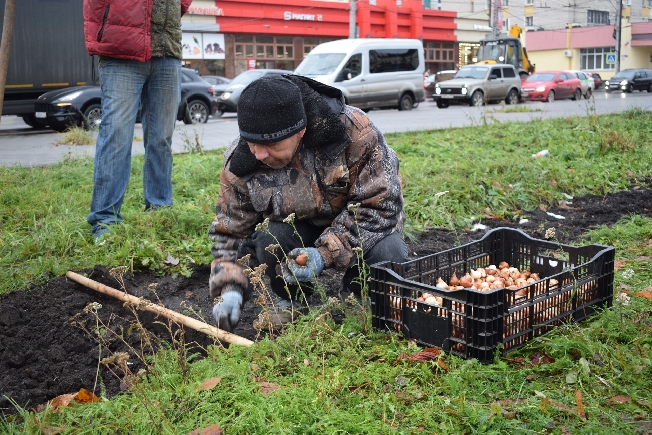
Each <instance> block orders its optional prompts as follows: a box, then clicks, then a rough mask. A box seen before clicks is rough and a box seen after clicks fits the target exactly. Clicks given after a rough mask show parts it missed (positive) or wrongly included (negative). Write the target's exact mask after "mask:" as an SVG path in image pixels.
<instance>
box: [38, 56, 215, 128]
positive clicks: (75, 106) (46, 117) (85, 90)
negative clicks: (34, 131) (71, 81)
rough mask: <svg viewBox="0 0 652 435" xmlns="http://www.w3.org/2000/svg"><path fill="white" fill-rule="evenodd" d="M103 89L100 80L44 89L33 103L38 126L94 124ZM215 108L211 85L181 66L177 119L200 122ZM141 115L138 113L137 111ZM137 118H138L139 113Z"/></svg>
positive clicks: (99, 118)
mask: <svg viewBox="0 0 652 435" xmlns="http://www.w3.org/2000/svg"><path fill="white" fill-rule="evenodd" d="M101 102H102V91H101V90H100V86H99V84H93V83H90V84H87V85H85V86H71V87H69V88H64V89H59V90H56V91H50V92H46V93H45V94H43V95H41V96H40V97H38V100H37V101H36V104H35V119H36V122H37V123H38V126H39V127H45V126H46V125H47V126H49V127H50V128H51V129H53V130H55V131H65V130H66V129H68V128H69V127H71V126H79V127H85V128H87V129H92V128H97V127H98V126H99V125H100V123H101V122H102V104H101ZM216 112H217V98H216V95H215V89H214V87H213V85H211V84H210V83H208V82H207V81H206V80H204V79H202V78H201V77H199V75H198V74H197V73H196V72H195V71H194V70H192V69H189V68H181V104H179V110H178V112H177V120H179V121H183V122H184V123H186V124H199V123H204V122H207V121H208V117H209V116H210V115H213V114H214V113H216ZM139 115H140V114H139ZM136 122H140V116H138V119H137V120H136Z"/></svg>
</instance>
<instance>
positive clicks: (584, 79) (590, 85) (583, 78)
mask: <svg viewBox="0 0 652 435" xmlns="http://www.w3.org/2000/svg"><path fill="white" fill-rule="evenodd" d="M567 72H570V73H571V74H573V75H574V76H575V77H577V78H578V79H580V85H581V86H582V95H584V98H586V99H587V100H588V99H589V98H591V95H593V91H594V90H595V82H594V81H593V79H592V78H591V77H589V76H588V74H586V73H585V72H584V71H576V70H570V71H567Z"/></svg>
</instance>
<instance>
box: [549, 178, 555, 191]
mask: <svg viewBox="0 0 652 435" xmlns="http://www.w3.org/2000/svg"><path fill="white" fill-rule="evenodd" d="M548 184H550V186H551V187H554V188H555V189H556V188H557V180H554V179H553V180H550V181H548Z"/></svg>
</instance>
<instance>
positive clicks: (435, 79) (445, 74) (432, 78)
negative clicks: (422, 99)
mask: <svg viewBox="0 0 652 435" xmlns="http://www.w3.org/2000/svg"><path fill="white" fill-rule="evenodd" d="M456 73H457V70H444V71H438V72H436V73H434V74H430V75H429V76H428V77H426V78H425V80H424V81H423V88H424V89H425V90H426V98H433V93H434V92H435V84H437V83H439V82H443V81H444V80H450V79H452V78H453V77H455V74H456ZM433 101H434V99H433Z"/></svg>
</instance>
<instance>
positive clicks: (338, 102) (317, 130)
mask: <svg viewBox="0 0 652 435" xmlns="http://www.w3.org/2000/svg"><path fill="white" fill-rule="evenodd" d="M285 77H286V78H288V79H290V80H292V81H293V82H294V83H295V84H297V85H298V86H299V87H300V89H301V91H302V98H303V104H304V108H305V110H306V115H307V118H308V125H307V127H306V133H305V135H304V137H303V140H302V144H301V145H300V146H299V150H298V152H297V153H296V154H295V156H294V158H293V160H292V161H291V162H290V163H289V164H288V165H287V166H286V167H284V168H281V169H272V168H269V167H267V166H265V165H263V164H261V163H260V162H258V161H257V160H256V159H255V158H254V156H253V155H252V154H251V152H250V151H249V147H248V145H247V143H246V142H245V141H243V140H240V139H239V138H238V139H236V140H235V141H234V142H233V143H232V144H231V146H230V147H229V149H228V150H227V152H226V153H225V158H224V167H223V169H222V173H221V175H220V184H221V192H220V195H219V197H218V200H217V207H216V216H215V219H214V220H213V223H212V225H211V227H210V229H209V232H208V234H209V237H210V238H211V239H212V240H213V241H214V242H215V243H214V245H213V248H212V251H211V252H212V254H213V258H214V261H213V262H214V263H216V262H222V263H224V262H234V261H235V260H236V253H237V250H238V247H239V246H240V244H241V243H243V242H245V241H246V239H247V238H248V237H249V236H251V234H252V233H253V232H254V231H255V227H256V225H257V224H259V223H261V222H263V221H264V220H265V219H266V218H268V219H269V220H272V221H282V220H284V219H285V218H287V217H288V216H289V215H290V214H292V213H294V216H295V219H297V220H303V219H307V220H309V221H310V222H311V223H313V224H314V225H318V226H324V227H326V230H325V231H324V232H323V233H322V235H321V236H320V237H319V238H318V239H317V241H316V243H315V247H316V248H317V249H318V250H319V252H320V254H321V255H322V257H323V258H324V262H325V265H326V267H335V268H338V269H344V268H346V267H348V266H350V265H351V264H352V262H353V261H355V257H354V255H353V251H352V248H354V247H360V248H362V250H363V251H367V250H369V249H370V248H372V247H373V246H374V245H375V244H376V242H378V241H379V240H381V239H383V238H384V237H386V236H387V235H389V234H391V233H393V232H402V230H403V223H404V221H405V214H404V210H403V196H402V190H401V177H400V173H399V161H398V158H397V156H396V153H395V152H394V151H393V150H392V149H391V148H389V147H388V146H387V144H386V142H385V139H384V137H383V135H382V133H381V132H380V131H379V130H378V128H376V126H374V125H373V123H372V122H371V120H370V119H369V118H368V117H367V116H366V114H365V113H364V112H363V111H361V110H359V109H356V108H354V107H350V106H347V105H345V104H344V98H343V96H342V94H341V92H340V91H339V90H338V89H335V88H332V87H330V86H326V85H323V84H321V83H318V82H315V81H313V80H310V79H307V78H304V77H300V76H293V75H288V76H285Z"/></svg>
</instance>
